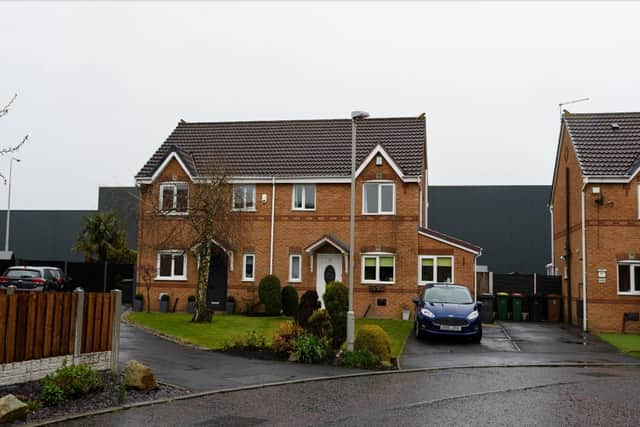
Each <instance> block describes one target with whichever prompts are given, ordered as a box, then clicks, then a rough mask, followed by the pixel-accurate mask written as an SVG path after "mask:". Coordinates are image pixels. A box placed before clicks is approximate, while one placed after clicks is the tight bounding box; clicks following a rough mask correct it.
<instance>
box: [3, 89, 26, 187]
mask: <svg viewBox="0 0 640 427" xmlns="http://www.w3.org/2000/svg"><path fill="white" fill-rule="evenodd" d="M17 97H18V94H17V93H16V94H15V95H13V98H11V100H10V101H9V102H8V103H7V104H6V105H5V106H4V107H0V118H2V117H4V116H6V115H7V114H9V110H10V109H11V107H12V105H13V103H14V102H15V100H16V98H17ZM28 139H29V135H25V136H24V137H22V139H21V140H20V142H18V143H17V144H16V145H12V146H9V147H4V148H0V156H4V155H6V154H11V153H15V152H16V151H18V150H19V149H20V147H22V146H23V145H24V143H25V142H27V140H28ZM0 178H2V179H3V181H4V183H5V184H6V183H7V179H6V178H5V177H4V175H3V174H1V173H0Z"/></svg>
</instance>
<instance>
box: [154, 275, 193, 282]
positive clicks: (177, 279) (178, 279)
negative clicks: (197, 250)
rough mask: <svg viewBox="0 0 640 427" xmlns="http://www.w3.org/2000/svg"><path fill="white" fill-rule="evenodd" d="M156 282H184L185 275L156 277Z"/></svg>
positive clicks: (185, 279)
mask: <svg viewBox="0 0 640 427" xmlns="http://www.w3.org/2000/svg"><path fill="white" fill-rule="evenodd" d="M154 280H155V281H156V282H186V281H187V278H186V276H176V277H156V278H155V279H154Z"/></svg>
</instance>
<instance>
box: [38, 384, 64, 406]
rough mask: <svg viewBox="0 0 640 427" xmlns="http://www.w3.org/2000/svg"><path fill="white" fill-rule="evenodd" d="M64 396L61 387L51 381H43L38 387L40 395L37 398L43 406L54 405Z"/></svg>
mask: <svg viewBox="0 0 640 427" xmlns="http://www.w3.org/2000/svg"><path fill="white" fill-rule="evenodd" d="M63 397H64V393H63V392H62V389H60V387H58V386H57V385H55V384H53V383H44V384H43V385H42V387H40V395H39V396H38V398H39V399H40V402H42V404H43V405H44V406H55V405H57V404H58V403H59V402H60V401H61V400H62V399H63Z"/></svg>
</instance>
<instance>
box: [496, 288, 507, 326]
mask: <svg viewBox="0 0 640 427" xmlns="http://www.w3.org/2000/svg"><path fill="white" fill-rule="evenodd" d="M496 297H498V320H507V312H508V311H509V294H508V293H507V292H498V293H497V294H496Z"/></svg>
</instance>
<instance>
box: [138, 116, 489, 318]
mask: <svg viewBox="0 0 640 427" xmlns="http://www.w3.org/2000/svg"><path fill="white" fill-rule="evenodd" d="M357 135H358V137H357V163H356V164H357V172H356V175H357V180H356V185H357V190H356V238H355V251H356V253H355V265H354V269H355V274H354V275H355V277H354V279H355V280H354V308H355V312H356V316H359V317H361V316H364V315H365V314H366V315H368V316H379V317H394V318H399V317H400V315H401V311H402V307H403V306H405V305H406V306H411V300H412V298H413V297H414V296H415V295H416V293H417V291H418V290H419V288H420V286H421V285H424V284H425V283H427V282H431V281H436V280H438V281H452V282H456V283H461V284H465V285H467V286H468V287H469V289H470V290H471V292H472V293H473V291H474V285H475V264H476V257H477V256H479V255H480V254H481V248H480V247H478V246H476V245H473V244H470V243H467V242H464V241H462V240H459V239H456V238H453V237H451V236H447V235H445V234H443V233H439V232H437V231H435V230H431V229H429V228H427V216H428V215H427V213H428V203H427V181H426V178H427V158H426V122H425V119H424V117H419V118H381V119H367V120H364V121H360V122H359V124H358V134H357ZM216 162H218V163H222V162H223V163H224V164H225V166H226V167H227V168H228V170H230V171H231V172H230V175H231V176H230V177H229V178H228V181H227V182H228V183H229V184H230V185H233V201H232V203H231V205H232V206H229V209H230V210H231V209H234V210H236V211H240V212H241V213H242V216H243V218H242V228H243V233H242V236H243V237H242V241H234V242H216V244H217V245H218V246H219V247H220V248H221V249H222V254H223V255H222V256H220V257H216V258H215V259H212V263H211V273H210V275H209V288H208V295H209V296H208V299H209V301H208V302H209V304H210V305H211V306H212V307H213V308H214V309H220V308H222V307H223V304H224V301H225V299H226V298H227V296H229V295H233V296H234V297H235V298H236V301H237V307H238V308H239V309H240V310H243V309H244V308H245V307H246V306H247V304H252V303H254V302H256V300H257V284H258V282H259V281H260V279H261V278H262V277H263V276H265V275H267V274H269V273H273V274H275V275H277V276H278V277H279V278H280V280H281V282H282V285H283V286H285V285H287V284H292V285H293V286H294V287H295V288H296V289H297V290H298V292H299V294H300V295H301V294H302V293H303V292H304V291H307V290H312V289H313V290H317V291H318V292H319V294H322V293H323V291H324V287H325V284H326V283H327V282H328V281H330V280H333V279H335V280H342V281H343V282H345V283H347V281H348V277H347V272H348V264H347V263H348V260H349V257H348V254H349V249H350V248H349V246H348V244H347V243H345V242H348V241H349V200H350V171H351V165H350V162H351V120H301V121H262V122H227V123H186V122H184V121H181V122H180V123H179V124H178V126H177V127H176V128H175V130H174V131H173V132H172V133H171V135H169V137H168V138H167V140H166V141H165V142H164V143H163V144H162V145H161V146H160V148H159V149H158V150H157V151H156V153H155V154H154V155H153V156H152V157H151V159H150V160H149V161H148V162H147V163H146V164H145V166H144V167H143V168H142V170H141V171H140V172H139V173H138V175H137V176H136V183H137V185H138V186H139V187H140V189H141V195H142V196H141V201H140V212H141V215H140V223H139V229H138V241H139V251H138V265H139V266H140V265H142V264H153V265H157V274H156V277H155V280H154V281H153V284H152V297H151V300H152V301H151V306H152V308H157V306H158V303H157V299H158V298H157V297H158V294H159V293H161V292H166V293H169V294H170V297H171V299H172V301H173V299H174V298H179V303H178V309H185V307H186V299H187V296H188V295H192V294H193V293H194V289H195V287H196V283H197V260H196V259H195V257H194V256H193V254H192V253H191V251H190V250H189V248H186V247H174V246H172V245H171V244H167V245H166V247H163V248H156V249H153V250H152V249H148V248H145V244H144V242H145V239H148V238H149V236H150V235H151V234H150V233H154V232H157V231H158V230H155V228H156V227H158V225H157V222H154V224H146V223H145V222H146V221H145V219H144V218H145V215H144V214H143V211H144V209H145V206H146V204H148V202H150V201H153V200H160V203H161V204H162V203H163V202H162V200H163V199H164V200H167V201H168V203H169V205H171V206H169V208H170V209H171V208H172V209H173V210H174V211H175V212H174V215H167V218H166V221H167V222H169V221H176V220H178V221H179V220H180V217H181V215H175V213H178V214H182V215H188V195H189V189H190V188H192V186H194V185H198V184H197V182H198V180H199V179H202V178H205V177H206V173H205V172H204V171H206V170H207V169H208V165H209V166H210V165H212V164H215V163H216ZM149 198H152V199H151V200H149ZM152 228H153V229H152ZM137 283H138V284H139V286H141V284H142V280H141V277H140V275H138V281H137ZM138 292H141V293H144V292H143V289H141V288H138Z"/></svg>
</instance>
